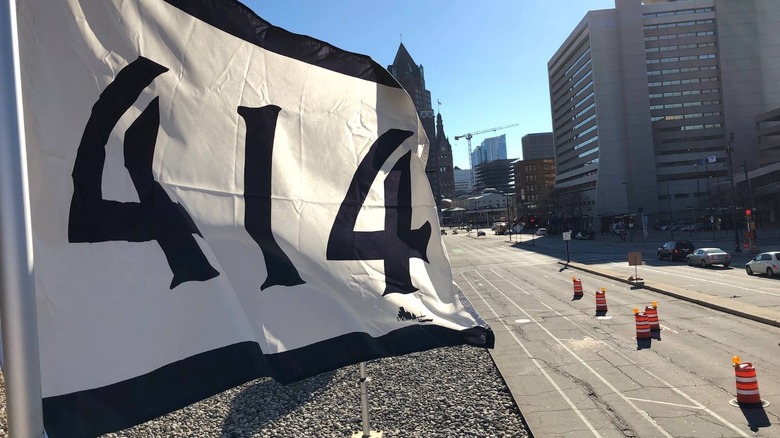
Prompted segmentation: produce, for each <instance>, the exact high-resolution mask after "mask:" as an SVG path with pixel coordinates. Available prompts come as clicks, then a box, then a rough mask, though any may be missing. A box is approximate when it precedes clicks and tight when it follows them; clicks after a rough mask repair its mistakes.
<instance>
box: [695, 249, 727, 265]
mask: <svg viewBox="0 0 780 438" xmlns="http://www.w3.org/2000/svg"><path fill="white" fill-rule="evenodd" d="M686 259H687V260H688V266H701V267H702V268H706V267H708V266H712V265H723V267H724V268H728V267H729V265H730V264H731V254H729V253H727V252H726V251H723V250H722V249H720V248H698V249H696V250H695V251H693V252H692V253H690V254H688V256H687V257H686Z"/></svg>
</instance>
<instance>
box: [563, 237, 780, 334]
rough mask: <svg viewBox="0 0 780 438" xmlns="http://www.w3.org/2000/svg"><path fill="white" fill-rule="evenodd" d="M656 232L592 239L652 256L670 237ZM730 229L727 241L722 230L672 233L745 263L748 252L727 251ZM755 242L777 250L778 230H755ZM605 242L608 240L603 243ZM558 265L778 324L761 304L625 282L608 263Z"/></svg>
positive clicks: (661, 285)
mask: <svg viewBox="0 0 780 438" xmlns="http://www.w3.org/2000/svg"><path fill="white" fill-rule="evenodd" d="M658 233H659V232H658V231H655V233H654V234H655V236H652V235H651V236H649V237H648V239H642V238H639V239H637V238H636V237H637V236H634V241H633V242H631V241H626V242H621V241H620V240H619V237H618V236H603V237H602V236H598V237H597V238H596V240H597V241H598V240H602V242H603V241H604V240H606V239H604V237H610V238H611V237H614V239H615V242H613V244H614V245H615V246H618V247H621V248H626V249H628V248H630V249H632V250H639V251H641V252H642V253H643V255H646V256H650V255H651V254H652V255H653V256H654V255H655V253H656V251H657V248H658V246H660V245H662V244H663V243H664V242H667V241H669V240H670V239H659V237H660V236H659V235H658ZM663 233H667V234H666V237H669V235H668V231H667V232H663ZM733 233H734V232H733V230H731V232H730V235H729V236H730V237H731V240H728V239H727V238H726V236H723V232H722V231H721V232H720V233H719V234H718V235H716V240H712V234H709V239H706V234H708V233H706V232H695V233H692V234H693V236H691V237H689V236H687V235H686V234H688V233H687V232H683V233H680V234H682V235H681V236H678V233H675V240H690V241H691V242H693V243H694V245H696V247H697V248H701V247H705V246H713V247H720V248H721V249H723V250H725V251H727V252H729V253H731V255H732V260H733V262H734V264H735V265H739V264H744V263H747V261H748V260H750V259H751V258H752V257H753V256H754V254H751V253H750V252H745V251H742V252H740V253H737V252H734V251H731V250H733V249H734V248H733V245H734V243H735V242H734V237H733V236H734V234H733ZM756 235H757V237H758V241H759V251H761V252H763V251H780V230H777V229H771V230H770V229H767V230H758V231H757V233H756ZM599 237H602V239H599ZM653 237H654V238H653ZM603 243H607V244H609V243H610V242H603ZM729 244H731V245H732V247H731V248H729V246H728V245H729ZM558 264H560V265H563V266H567V267H568V268H571V269H577V270H580V271H584V272H588V273H590V274H594V275H598V276H601V277H605V278H609V279H611V280H613V281H617V282H621V283H625V284H629V285H631V286H632V287H633V288H635V289H647V290H651V291H653V292H657V293H660V294H663V295H668V296H671V297H674V298H677V299H680V300H685V301H689V302H691V303H696V304H699V305H701V306H705V307H709V308H711V309H715V310H719V311H721V312H725V313H729V314H732V315H735V316H739V317H742V318H746V319H750V320H753V321H757V322H761V323H764V324H768V325H772V326H775V327H780V312H779V311H775V310H771V309H766V308H763V307H758V306H753V305H750V304H745V303H741V302H739V301H735V300H732V299H729V298H724V297H719V296H714V295H710V294H707V293H703V292H699V291H695V290H691V289H686V288H681V287H677V286H672V285H669V284H665V283H663V282H660V281H656V280H653V281H649V280H643V281H641V282H634V281H629V280H628V278H626V277H625V275H624V274H621V273H618V272H617V271H614V270H612V269H610V268H609V267H608V266H604V265H601V264H600V265H588V264H585V263H579V262H573V261H572V262H569V263H566V262H565V261H560V262H558Z"/></svg>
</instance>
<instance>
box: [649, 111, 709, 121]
mask: <svg viewBox="0 0 780 438" xmlns="http://www.w3.org/2000/svg"><path fill="white" fill-rule="evenodd" d="M719 115H720V111H713V112H709V113H692V114H674V115H668V116H655V117H651V118H650V121H651V122H658V121H661V120H664V121H667V122H668V121H672V120H683V119H698V118H700V117H713V116H719Z"/></svg>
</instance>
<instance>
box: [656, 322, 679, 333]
mask: <svg viewBox="0 0 780 438" xmlns="http://www.w3.org/2000/svg"><path fill="white" fill-rule="evenodd" d="M658 325H659V326H660V327H661V328H662V329H663V330H668V331H670V332H672V333H674V334H676V335H679V333H678V332H676V331H674V330H672V329H670V328H669V327H667V326H665V325H663V324H658Z"/></svg>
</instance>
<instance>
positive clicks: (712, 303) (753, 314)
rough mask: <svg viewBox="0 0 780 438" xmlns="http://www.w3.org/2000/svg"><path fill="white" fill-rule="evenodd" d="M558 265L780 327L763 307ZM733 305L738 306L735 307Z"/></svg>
mask: <svg viewBox="0 0 780 438" xmlns="http://www.w3.org/2000/svg"><path fill="white" fill-rule="evenodd" d="M558 264H559V265H563V266H564V267H566V268H572V269H577V270H580V271H583V272H587V273H590V274H594V275H598V276H600V277H604V278H608V279H610V280H613V281H616V282H619V283H625V284H629V285H632V286H634V287H636V289H647V290H649V291H653V292H656V293H659V294H662V295H667V296H670V297H672V298H677V299H680V300H683V301H687V302H689V303H694V304H698V305H700V306H703V307H708V308H710V309H714V310H718V311H720V312H724V313H728V314H731V315H734V316H739V317H740V318H745V319H750V320H752V321H756V322H760V323H762V324H767V325H771V326H774V327H780V313H778V312H774V311H771V310H766V309H763V308H761V307H757V306H752V305H750V304H742V303H733V302H732V303H730V304H731V305H728V306H727V305H725V304H723V303H719V301H724V300H725V299H724V298H721V297H716V296H713V295H707V294H704V293H701V292H697V291H692V290H689V289H681V288H677V287H674V286H670V285H666V284H663V283H656V284H657V286H651V285H648V284H647V282H646V281H645V282H642V283H637V282H632V281H628V280H627V279H626V278H624V277H618V276H617V275H613V274H609V273H607V272H604V271H601V270H596V269H594V268H590V267H588V266H587V265H583V264H581V263H577V262H568V263H567V262H564V261H559V262H558ZM733 304H737V305H736V306H734V305H733ZM735 307H739V308H741V309H737V308H735Z"/></svg>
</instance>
